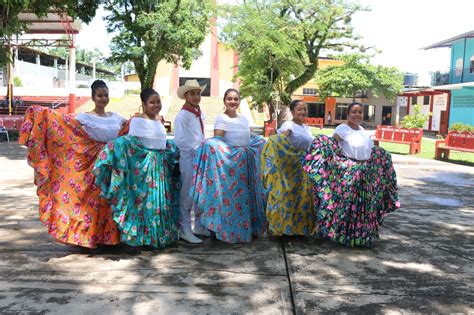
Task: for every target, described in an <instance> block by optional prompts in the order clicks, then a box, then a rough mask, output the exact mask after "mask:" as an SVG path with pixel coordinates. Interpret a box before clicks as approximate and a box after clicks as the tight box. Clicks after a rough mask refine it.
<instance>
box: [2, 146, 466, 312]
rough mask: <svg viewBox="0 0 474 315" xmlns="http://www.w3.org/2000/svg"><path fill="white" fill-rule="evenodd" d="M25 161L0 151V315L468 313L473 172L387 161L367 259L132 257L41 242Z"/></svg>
mask: <svg viewBox="0 0 474 315" xmlns="http://www.w3.org/2000/svg"><path fill="white" fill-rule="evenodd" d="M24 154H25V150H24V149H23V148H21V147H19V146H18V145H16V144H6V143H0V218H1V219H0V313H2V314H3V313H19V312H22V313H53V314H67V313H71V314H80V313H87V314H130V313H134V314H147V313H160V314H169V313H175V314H180V313H184V314H196V313H209V314H216V313H255V314H279V313H282V314H292V313H296V314H315V313H323V314H324V313H335V312H338V313H339V312H345V313H349V314H369V313H412V312H417V313H429V314H433V313H439V314H447V313H464V314H467V313H471V314H474V209H473V205H474V196H473V192H474V168H470V167H466V166H460V165H454V164H448V163H443V162H438V161H433V160H423V159H418V158H411V157H406V156H394V161H395V165H396V169H397V174H398V180H399V185H400V199H401V203H402V207H403V208H402V209H401V210H400V211H398V212H396V213H393V214H391V215H390V216H389V217H388V218H387V220H386V222H385V223H386V224H385V227H384V228H383V229H382V235H381V240H379V241H378V242H376V244H375V246H374V248H372V249H350V248H344V247H341V246H338V245H336V244H333V243H330V242H327V241H323V240H320V239H296V238H295V239H293V238H287V239H278V238H263V239H259V240H256V241H254V242H252V243H251V244H250V245H228V244H224V243H221V242H218V241H216V240H207V241H206V242H205V244H204V245H202V246H191V245H188V244H186V243H183V242H179V243H178V244H176V245H175V246H173V247H170V248H168V249H166V250H160V251H153V250H147V251H142V252H141V253H139V254H135V255H132V254H130V253H126V252H125V251H124V250H123V249H117V248H110V249H107V250H104V251H102V252H94V253H90V252H86V251H84V250H81V249H79V248H72V247H68V246H64V245H61V244H56V243H54V242H52V241H51V239H50V237H49V236H48V234H47V232H46V230H45V227H44V226H42V225H41V224H40V222H39V221H38V211H37V197H36V195H35V187H34V185H33V183H32V181H33V179H32V169H31V168H30V167H29V166H28V165H27V163H26V161H25V159H24Z"/></svg>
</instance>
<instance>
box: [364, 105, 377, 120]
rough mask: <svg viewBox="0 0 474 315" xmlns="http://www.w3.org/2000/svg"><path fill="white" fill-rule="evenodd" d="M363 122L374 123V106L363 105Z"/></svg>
mask: <svg viewBox="0 0 474 315" xmlns="http://www.w3.org/2000/svg"><path fill="white" fill-rule="evenodd" d="M364 121H366V122H374V121H375V106H374V105H364Z"/></svg>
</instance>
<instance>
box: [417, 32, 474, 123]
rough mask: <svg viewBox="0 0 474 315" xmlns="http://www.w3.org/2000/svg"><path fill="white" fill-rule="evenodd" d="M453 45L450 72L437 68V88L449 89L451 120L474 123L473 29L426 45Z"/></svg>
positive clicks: (434, 83)
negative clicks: (439, 70) (441, 71)
mask: <svg viewBox="0 0 474 315" xmlns="http://www.w3.org/2000/svg"><path fill="white" fill-rule="evenodd" d="M441 47H447V48H450V49H451V63H450V70H449V73H439V72H435V73H434V74H433V77H432V85H434V86H433V89H435V90H438V89H439V90H443V91H449V94H450V102H449V107H448V108H447V112H448V115H449V117H448V124H449V126H451V125H452V124H453V123H463V124H469V125H472V126H474V31H470V32H467V33H464V34H461V35H458V36H455V37H452V38H449V39H446V40H443V41H440V42H438V43H435V44H433V45H430V46H428V47H425V48H424V49H432V48H441Z"/></svg>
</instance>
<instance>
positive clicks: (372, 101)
mask: <svg viewBox="0 0 474 315" xmlns="http://www.w3.org/2000/svg"><path fill="white" fill-rule="evenodd" d="M362 103H363V104H366V105H374V106H375V121H374V122H371V123H366V124H367V125H369V126H376V125H380V124H382V110H383V107H384V106H390V107H392V117H391V119H390V124H391V125H395V124H396V113H397V102H396V100H393V101H390V100H389V99H387V98H386V97H385V95H378V96H375V95H374V94H373V93H372V92H370V91H368V92H367V101H365V102H362Z"/></svg>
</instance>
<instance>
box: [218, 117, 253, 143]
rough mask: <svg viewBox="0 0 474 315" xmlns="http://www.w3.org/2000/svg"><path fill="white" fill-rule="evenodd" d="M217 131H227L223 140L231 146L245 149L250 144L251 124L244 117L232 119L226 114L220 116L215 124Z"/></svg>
mask: <svg viewBox="0 0 474 315" xmlns="http://www.w3.org/2000/svg"><path fill="white" fill-rule="evenodd" d="M215 129H219V130H224V131H225V133H224V139H223V140H224V142H225V143H227V144H229V145H232V146H236V147H243V146H246V145H248V144H249V142H250V124H249V121H248V119H247V118H246V117H244V116H237V117H235V118H231V117H229V116H227V115H226V114H219V115H217V117H216V123H215V124H214V130H215Z"/></svg>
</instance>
